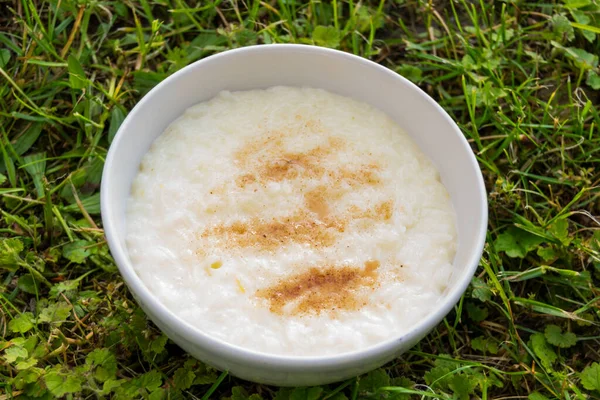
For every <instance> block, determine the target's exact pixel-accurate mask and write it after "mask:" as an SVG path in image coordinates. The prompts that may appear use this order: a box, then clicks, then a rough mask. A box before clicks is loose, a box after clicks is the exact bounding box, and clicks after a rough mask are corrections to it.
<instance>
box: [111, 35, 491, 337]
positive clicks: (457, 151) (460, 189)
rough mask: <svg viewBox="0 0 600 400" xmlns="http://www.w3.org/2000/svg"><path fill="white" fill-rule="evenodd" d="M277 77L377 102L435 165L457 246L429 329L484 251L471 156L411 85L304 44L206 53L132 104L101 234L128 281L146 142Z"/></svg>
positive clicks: (479, 184)
mask: <svg viewBox="0 0 600 400" xmlns="http://www.w3.org/2000/svg"><path fill="white" fill-rule="evenodd" d="M276 85H286V86H307V87H315V88H322V89H326V90H329V91H331V92H334V93H338V94H340V95H344V96H349V97H352V98H355V99H357V100H360V101H364V102H366V103H369V104H371V105H373V106H375V107H377V108H379V109H380V110H382V111H384V112H385V113H387V114H388V115H389V116H390V117H391V118H393V119H394V120H395V121H396V122H397V123H398V124H399V125H400V126H401V127H402V128H403V129H404V130H405V131H406V132H407V133H408V134H409V135H410V136H411V137H412V139H413V140H414V141H415V142H416V143H417V144H418V145H419V147H420V148H421V150H422V151H423V152H424V153H425V154H427V156H429V158H430V159H431V160H432V161H433V163H434V164H435V165H436V167H437V168H438V170H439V172H440V175H441V178H442V182H443V183H444V185H445V186H446V188H447V189H448V192H449V193H450V196H451V198H452V203H453V205H454V208H455V210H456V213H457V228H458V235H459V246H458V251H457V253H456V257H455V262H454V264H455V271H454V273H453V275H452V278H451V282H450V285H449V290H448V293H447V295H446V300H445V301H444V304H442V305H441V306H440V310H438V311H439V312H437V313H436V315H433V316H429V317H428V318H424V320H423V322H422V324H423V325H427V326H422V327H421V329H427V330H428V329H431V328H432V327H433V326H434V325H435V324H437V323H438V322H439V320H441V318H443V317H444V315H445V314H446V313H447V312H448V311H449V310H450V309H451V307H452V306H454V304H455V303H456V301H457V300H458V299H459V297H460V295H461V294H462V293H463V292H464V290H465V289H466V287H467V285H468V283H469V281H470V279H471V277H472V275H473V273H474V271H475V268H476V267H477V263H478V261H479V257H480V255H481V249H482V246H483V242H484V239H485V230H486V225H487V203H486V197H485V187H484V185H483V180H482V177H481V172H480V170H479V167H478V165H477V162H476V160H475V157H474V156H473V153H472V151H471V149H470V147H469V146H468V143H467V141H466V140H465V139H464V137H463V135H462V133H461V132H460V130H459V129H458V128H457V126H456V125H455V124H454V122H453V121H452V120H451V119H450V118H449V117H448V115H447V114H446V113H445V112H444V111H443V110H442V109H441V108H440V107H439V106H438V105H437V104H436V103H435V102H434V101H433V100H431V99H430V98H429V97H428V96H426V95H425V94H424V93H423V92H422V91H421V90H420V89H418V88H417V87H416V86H415V85H413V84H412V83H410V82H409V81H407V80H405V79H404V78H401V77H399V76H398V75H397V74H395V73H393V72H391V71H390V70H388V69H386V68H383V67H381V66H378V65H376V64H374V63H372V62H370V61H367V60H364V59H361V58H359V57H355V56H352V55H349V54H345V53H341V52H337V51H332V50H327V49H322V48H315V47H309V46H300V45H269V46H254V47H251V48H243V49H239V50H235V51H230V52H226V53H222V54H219V55H216V56H213V57H209V58H207V59H204V60H202V61H200V62H198V63H195V64H193V65H191V66H189V67H187V68H185V69H183V70H181V71H179V72H178V73H176V74H174V75H173V76H171V77H169V78H168V79H166V80H165V81H164V82H162V83H161V84H159V85H158V86H157V87H156V88H154V89H153V90H152V91H151V92H150V93H149V94H148V95H146V96H145V97H144V98H143V99H142V100H141V101H140V103H138V105H137V106H136V107H135V108H134V109H133V110H132V112H131V113H130V114H129V116H128V117H127V119H126V120H125V121H124V123H123V124H122V126H121V128H120V130H119V132H118V134H117V136H116V137H115V140H114V141H113V143H112V145H111V149H110V152H109V156H108V157H107V161H106V166H105V170H104V175H103V182H102V217H103V221H104V226H105V231H106V235H107V237H108V239H109V244H110V247H111V251H112V253H113V255H115V258H116V259H117V262H118V264H119V268H120V269H121V272H122V273H123V275H124V276H125V278H126V280H127V281H128V284H131V282H130V280H131V279H136V278H132V277H135V276H136V275H135V273H134V272H133V268H132V266H131V263H130V262H129V259H128V257H127V249H126V246H125V232H126V226H125V211H126V204H127V198H128V195H129V191H130V185H131V182H132V180H133V178H134V177H135V175H136V173H137V171H138V166H139V163H140V161H141V159H142V157H143V155H144V154H145V153H146V151H147V150H148V148H149V147H150V145H151V144H152V142H153V141H154V140H155V139H156V138H157V137H158V136H159V135H160V134H161V133H162V132H163V130H164V129H165V128H166V127H167V126H168V125H169V123H171V122H172V121H173V120H175V119H176V118H177V117H178V116H179V115H181V114H182V113H183V111H184V110H185V109H186V108H188V107H190V106H192V105H193V104H196V103H198V102H201V101H205V100H208V99H210V98H212V97H214V96H215V95H216V94H218V93H219V92H220V91H222V90H230V91H235V90H249V89H259V88H268V87H272V86H276ZM417 328H418V327H417Z"/></svg>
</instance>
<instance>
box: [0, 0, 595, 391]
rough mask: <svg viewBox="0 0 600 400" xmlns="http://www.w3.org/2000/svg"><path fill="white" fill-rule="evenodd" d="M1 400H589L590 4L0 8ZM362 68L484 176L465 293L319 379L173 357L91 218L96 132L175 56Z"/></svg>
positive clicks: (276, 0) (150, 3)
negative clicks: (273, 377)
mask: <svg viewBox="0 0 600 400" xmlns="http://www.w3.org/2000/svg"><path fill="white" fill-rule="evenodd" d="M0 27H1V28H0V75H2V77H0V121H1V123H0V210H1V211H0V212H1V214H2V215H1V217H0V241H1V242H0V399H7V398H12V397H20V398H46V399H47V398H55V397H60V396H63V395H66V396H68V397H71V398H94V397H96V396H98V397H104V396H106V397H109V396H112V397H115V398H119V399H129V398H151V399H162V398H173V399H174V398H198V399H199V398H201V399H213V398H215V399H218V398H227V397H231V398H232V399H236V400H238V399H252V400H257V399H261V398H262V399H270V398H274V397H275V398H277V399H294V400H301V399H302V400H303V399H336V400H341V399H346V398H348V399H363V398H373V399H386V398H389V399H405V398H439V399H470V398H476V399H479V398H481V399H524V398H529V399H531V400H543V399H547V398H548V399H555V398H560V399H590V398H600V364H599V362H600V336H599V335H600V230H599V228H600V221H599V218H598V215H600V197H599V189H598V185H599V184H600V168H596V167H597V166H598V165H600V133H599V129H598V127H599V126H600V113H599V111H598V109H597V106H598V103H600V101H599V100H600V94H599V92H598V89H600V76H599V73H600V72H599V70H598V56H597V54H599V53H600V51H599V50H600V44H599V43H600V41H599V39H598V38H597V36H598V34H600V2H599V1H598V0H566V1H565V2H563V1H562V0H548V2H544V3H542V2H527V1H521V0H515V1H508V0H507V1H489V0H485V1H484V0H480V1H476V0H472V1H468V2H467V1H465V0H449V1H448V0H439V1H436V2H432V1H425V0H398V1H395V2H394V1H390V0H387V1H386V0H381V1H380V2H376V1H364V2H356V1H354V0H337V1H335V0H334V1H333V2H332V3H328V2H319V1H310V2H300V1H296V0H268V1H264V2H263V1H257V0H246V1H244V0H217V1H215V2H212V1H210V2H209V1H206V2H197V4H186V3H185V2H184V1H181V0H143V1H139V2H125V3H122V2H120V1H116V0H97V1H96V0H80V1H67V0H63V1H49V2H48V1H38V0H22V1H14V2H8V3H6V2H2V4H0ZM288 42H292V43H310V44H313V43H314V44H318V45H323V46H330V47H335V48H338V49H341V50H344V51H348V52H352V53H355V54H359V55H361V56H364V57H367V58H370V59H372V60H375V61H377V62H379V63H381V64H383V65H385V66H388V67H389V68H391V69H393V70H396V71H398V72H399V73H401V74H403V75H404V76H406V77H407V78H409V79H411V80H412V81H414V82H416V83H417V84H418V85H419V86H420V87H421V88H423V89H424V90H425V91H427V92H428V93H429V94H430V95H431V96H433V97H434V98H435V99H437V100H438V101H439V102H440V104H441V105H442V106H443V107H444V108H445V109H446V110H447V111H448V112H449V113H450V114H451V115H452V116H453V117H454V118H455V119H456V120H457V121H458V122H459V124H460V126H461V128H462V130H463V132H464V133H465V135H466V137H467V138H468V139H469V141H470V142H471V144H472V146H473V150H474V152H475V153H476V155H477V158H478V160H479V162H480V165H481V168H482V170H483V171H484V174H485V180H486V185H487V188H488V192H489V201H490V224H489V233H488V242H487V245H486V248H485V252H484V256H483V259H482V260H481V266H480V268H479V270H478V272H477V276H476V278H475V279H474V280H473V284H472V286H471V288H470V289H469V290H468V292H467V293H466V294H465V296H464V298H463V299H462V300H461V302H460V304H459V305H458V306H457V307H456V309H455V311H454V312H452V313H451V314H450V315H448V317H447V318H446V319H445V320H444V322H443V323H441V324H440V325H439V326H438V327H437V329H436V330H435V331H434V332H432V333H431V334H430V335H429V336H427V338H426V339H425V340H423V341H422V342H421V343H420V344H419V345H417V346H416V347H415V348H413V349H412V350H411V351H409V352H408V353H406V354H404V355H403V356H402V357H401V358H400V359H398V360H396V361H394V362H392V363H390V364H389V365H387V366H385V367H384V368H383V369H379V370H376V371H373V372H371V373H370V374H368V375H366V376H362V377H359V378H356V379H350V380H348V381H346V382H342V383H339V384H333V385H329V386H325V387H319V388H310V389H307V388H296V389H293V390H292V389H281V390H280V389H278V388H275V387H267V386H262V385H256V384H252V383H248V382H244V381H241V380H238V379H236V378H233V377H231V376H228V375H227V374H226V373H220V372H217V371H214V370H212V369H210V368H207V367H205V366H203V365H202V364H200V363H199V362H197V361H195V360H193V359H190V358H189V357H187V356H186V355H185V354H184V353H183V352H182V351H181V350H180V349H178V348H177V347H176V346H175V345H173V344H172V343H171V342H169V341H168V340H167V339H166V338H165V337H164V336H161V334H160V333H159V332H158V331H157V329H156V328H155V327H154V326H153V325H152V324H151V323H149V322H148V321H147V320H146V318H145V316H144V314H143V313H142V312H141V311H140V309H139V308H138V307H137V306H136V304H135V302H133V300H132V298H131V296H130V294H129V293H128V291H127V289H126V287H125V286H124V285H123V282H122V281H121V278H120V276H119V274H118V273H117V271H116V268H115V266H114V263H113V261H112V259H111V257H110V255H109V252H108V249H107V246H106V242H105V240H104V237H103V232H102V225H101V223H100V218H99V197H98V190H99V186H98V185H99V182H100V178H101V169H102V165H103V162H104V158H105V156H106V152H107V148H108V146H109V143H110V141H111V139H112V137H113V136H114V134H115V132H116V129H117V127H118V126H119V124H120V123H121V121H122V120H123V118H124V116H125V115H126V114H127V112H128V110H130V109H131V108H132V107H133V106H134V105H135V103H136V102H137V101H138V100H139V99H140V97H141V96H143V95H144V93H146V92H147V91H148V90H149V89H150V88H151V87H152V86H154V85H155V84H156V83H157V82H159V81H160V80H162V79H163V78H165V77H166V76H168V75H169V74H171V73H173V72H175V71H177V70H178V69H180V68H182V67H184V66H185V65H187V64H189V63H190V62H193V61H195V60H197V59H200V58H202V57H205V56H208V55H210V54H214V53H216V52H219V51H223V50H226V49H229V48H234V47H239V46H245V45H250V44H255V43H288Z"/></svg>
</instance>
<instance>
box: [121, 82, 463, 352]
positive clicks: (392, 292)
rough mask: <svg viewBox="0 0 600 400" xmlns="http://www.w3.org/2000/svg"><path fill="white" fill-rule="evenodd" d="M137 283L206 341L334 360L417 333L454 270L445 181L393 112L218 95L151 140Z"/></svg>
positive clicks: (135, 228) (132, 238)
mask: <svg viewBox="0 0 600 400" xmlns="http://www.w3.org/2000/svg"><path fill="white" fill-rule="evenodd" d="M127 230H128V232H127V247H128V250H129V255H130V258H131V261H132V263H133V266H134V268H135V270H136V272H137V273H138V275H139V276H140V277H141V279H142V281H143V282H144V283H145V284H146V286H147V287H148V288H149V289H150V291H151V292H152V293H154V295H156V296H157V297H158V298H159V299H160V301H161V302H163V303H164V304H165V305H166V306H167V307H168V308H169V309H171V310H172V311H173V312H174V313H175V314H177V315H178V316H179V317H181V318H182V319H183V320H185V321H187V322H189V323H190V324H192V325H194V326H196V327H197V328H198V329H200V330H201V331H203V332H205V333H207V334H209V335H210V336H213V337H216V338H219V339H222V340H223V341H226V342H229V343H232V344H235V345H238V346H241V347H244V348H248V349H252V350H256V351H260V352H265V353H272V354H281V355H298V356H314V355H331V354H339V353H344V352H349V351H353V350H357V349H362V348H365V347H368V346H371V345H374V344H376V343H378V342H380V341H383V340H386V339H390V338H392V337H395V336H398V335H400V334H402V333H403V332H407V331H408V330H410V329H411V327H413V326H414V325H415V324H416V323H417V322H418V321H419V320H420V319H422V318H423V317H424V316H425V315H427V314H428V313H429V312H431V311H432V310H433V308H434V307H435V304H436V302H438V301H439V300H440V299H441V297H442V296H443V292H444V290H445V288H446V284H447V282H448V281H449V277H450V275H451V273H452V260H453V257H454V253H455V248H456V242H457V235H456V228H455V213H454V211H453V209H452V204H451V201H450V198H449V196H448V193H447V191H446V189H445V188H444V186H443V185H442V184H441V182H440V180H439V176H438V172H437V171H436V169H435V168H434V166H433V165H432V164H431V162H430V161H429V160H428V159H427V158H426V156H425V155H424V154H423V153H421V151H420V150H419V148H418V147H417V146H416V145H415V143H413V142H412V140H411V139H410V138H409V137H408V136H407V135H406V134H405V133H404V132H403V131H402V130H401V129H400V128H399V127H398V126H397V125H396V124H395V123H394V122H393V121H392V120H391V119H390V118H389V117H387V116H386V115H385V114H383V113H382V112H380V111H378V110H376V109H374V108H373V107H370V106H368V105H366V104H364V103H361V102H358V101H355V100H352V99H349V98H345V97H341V96H338V95H334V94H331V93H329V92H326V91H324V90H318V89H307V88H304V89H300V88H288V87H275V88H271V89H268V90H254V91H247V92H235V93H231V92H222V93H221V94H219V95H218V96H217V97H215V98H214V99H212V100H210V101H208V102H205V103H201V104H198V105H195V106H193V107H191V108H189V109H188V110H187V111H186V112H185V113H184V114H183V115H182V116H181V117H180V118H179V119H177V120H176V121H175V122H173V123H172V124H171V125H170V126H169V127H168V128H167V129H166V131H165V132H164V133H163V134H162V135H161V136H160V137H159V138H158V139H157V140H156V141H155V143H154V144H153V145H152V147H151V149H150V150H149V152H148V153H147V154H146V155H145V157H144V158H143V160H142V164H141V166H140V171H139V174H138V175H137V177H136V178H135V181H134V183H133V186H132V191H131V196H130V199H129V203H128V213H127Z"/></svg>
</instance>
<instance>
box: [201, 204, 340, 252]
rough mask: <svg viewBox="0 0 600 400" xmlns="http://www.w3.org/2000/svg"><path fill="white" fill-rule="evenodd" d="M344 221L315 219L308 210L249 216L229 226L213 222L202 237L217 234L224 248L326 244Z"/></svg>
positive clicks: (324, 245) (265, 248) (267, 248)
mask: <svg viewBox="0 0 600 400" xmlns="http://www.w3.org/2000/svg"><path fill="white" fill-rule="evenodd" d="M347 222H348V221H345V220H340V219H337V218H325V219H324V220H322V221H321V220H316V219H314V218H312V217H311V216H310V215H308V213H306V212H303V211H299V212H297V213H296V214H294V215H291V216H289V217H285V218H280V219H276V218H273V219H271V220H264V219H260V218H253V219H251V220H250V221H245V222H241V221H238V222H234V223H233V224H230V225H217V226H215V227H213V228H211V229H208V230H206V231H204V232H203V233H202V236H204V237H210V236H218V237H220V238H222V239H223V241H224V243H223V244H224V245H225V246H226V247H242V248H248V247H255V248H257V249H260V250H266V251H273V250H276V249H278V248H279V247H281V246H283V245H286V244H289V243H304V244H309V245H311V246H314V247H327V246H331V245H333V244H334V243H335V239H336V236H337V235H338V234H339V233H342V232H344V230H345V229H346V225H347Z"/></svg>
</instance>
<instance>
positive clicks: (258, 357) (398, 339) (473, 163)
mask: <svg viewBox="0 0 600 400" xmlns="http://www.w3.org/2000/svg"><path fill="white" fill-rule="evenodd" d="M290 51H301V52H304V53H311V52H312V53H314V54H315V55H325V56H330V57H337V58H342V59H344V60H346V62H353V63H360V64H362V65H363V66H365V67H369V68H375V69H378V70H379V71H380V72H381V73H383V74H387V75H388V76H390V78H393V79H397V80H400V81H401V82H402V83H403V84H404V86H406V87H407V89H410V91H411V95H417V96H421V97H422V98H424V99H425V100H426V101H427V103H429V105H430V106H432V107H433V108H434V109H435V110H436V111H437V112H438V113H440V114H441V115H442V117H443V118H444V119H445V120H446V122H448V125H449V126H451V127H452V129H451V130H452V133H453V134H454V135H456V136H458V139H459V140H460V142H461V145H462V147H463V148H464V150H465V154H467V155H468V158H469V164H470V167H471V168H473V169H474V170H475V171H476V176H477V182H474V183H476V185H477V186H478V189H479V190H478V192H479V199H478V202H479V203H480V204H481V205H482V211H481V214H480V215H478V216H477V217H478V220H479V229H478V232H477V246H476V247H475V248H473V249H472V251H471V255H470V257H469V258H468V261H467V262H466V263H465V268H464V272H463V274H462V276H461V277H460V278H459V279H458V280H457V281H456V283H455V285H454V286H453V287H452V289H451V290H450V291H449V292H448V293H447V294H446V296H445V297H444V298H443V299H442V300H440V302H439V303H437V304H436V308H435V309H434V310H433V311H432V312H431V313H430V314H428V315H426V316H425V317H424V318H423V319H421V320H420V321H419V322H418V323H417V324H416V325H415V326H413V327H412V328H411V329H410V330H409V331H407V332H405V333H404V334H401V335H398V336H394V337H392V338H390V339H387V340H384V341H382V342H378V343H376V344H374V345H371V346H368V347H364V348H360V349H357V350H353V351H350V352H344V353H340V354H332V355H323V356H320V355H319V356H298V355H289V356H288V355H280V354H272V353H266V352H260V351H256V350H252V349H248V348H244V347H241V346H238V345H235V344H231V343H228V342H226V341H223V340H221V339H218V338H215V337H212V336H211V335H210V334H208V333H206V332H203V331H202V330H201V329H199V328H196V327H194V326H192V325H191V324H189V323H188V322H186V321H185V320H183V319H182V318H180V317H179V316H177V315H176V314H175V313H174V312H173V311H171V310H170V309H168V308H167V306H166V305H164V304H163V303H162V302H161V301H160V300H159V299H158V297H156V296H155V295H153V294H152V293H151V292H150V290H149V289H148V288H147V287H146V285H145V284H144V283H143V282H142V280H141V278H140V277H139V276H138V275H137V273H136V272H135V270H134V269H133V265H132V264H131V262H129V260H128V257H127V255H126V254H127V249H126V247H125V246H124V245H122V244H121V243H122V242H121V241H120V240H118V237H119V233H118V231H117V228H116V225H115V223H114V219H115V218H116V214H115V212H114V207H113V204H112V202H111V201H110V198H111V197H112V188H111V183H110V182H109V180H108V179H106V177H107V176H108V175H109V173H110V171H111V169H112V168H113V163H114V162H115V157H116V156H115V153H116V149H117V148H118V147H119V146H120V143H121V142H122V140H123V137H124V136H125V135H126V132H127V130H128V129H129V125H130V124H131V123H132V121H133V120H134V119H137V118H139V117H138V114H139V113H141V112H142V111H140V110H143V108H144V104H145V103H146V102H148V101H149V99H150V98H152V97H153V96H154V95H156V93H158V92H159V91H160V90H161V89H162V88H163V87H165V86H167V85H170V84H171V83H172V82H174V81H176V80H178V79H181V78H182V77H184V76H185V75H186V74H189V73H191V72H192V71H193V70H195V69H199V68H202V67H203V65H204V64H205V63H208V62H213V61H215V60H217V59H222V58H228V57H232V56H233V57H236V56H240V55H243V54H246V53H256V52H281V53H282V55H283V53H286V52H290ZM102 177H103V179H102V182H101V188H100V206H101V217H102V223H103V228H104V234H105V237H106V239H107V242H108V245H109V248H110V251H111V254H112V255H113V257H114V259H115V263H116V264H117V267H118V269H119V272H120V273H121V275H122V277H123V278H124V280H125V282H126V284H127V286H128V288H129V290H130V291H131V292H132V294H133V295H134V298H135V299H136V301H138V299H139V300H141V302H142V303H143V305H145V307H147V308H148V309H150V310H152V312H153V313H154V314H155V315H156V317H157V318H159V319H160V321H161V322H162V323H163V324H165V325H167V326H169V327H170V328H171V329H172V330H173V331H174V332H175V333H176V334H177V335H179V336H181V337H182V338H183V339H185V340H187V341H189V342H191V343H192V344H194V345H198V346H200V347H202V348H211V349H212V352H213V353H215V352H216V353H219V354H222V355H224V356H228V357H229V358H232V359H236V360H238V361H244V362H247V363H257V362H259V363H261V364H268V365H271V366H281V367H287V368H291V369H303V368H306V367H312V368H314V367H322V368H327V367H336V366H340V365H347V364H351V363H355V362H357V361H360V360H363V359H365V358H377V357H383V356H385V355H389V354H390V353H394V352H395V351H396V350H397V349H398V348H399V346H400V345H401V344H402V343H405V342H408V343H412V342H413V341H418V340H420V339H421V338H422V337H423V336H424V335H425V334H427V333H429V332H430V331H431V330H432V329H433V328H435V326H436V325H438V324H439V323H440V322H441V321H442V320H443V318H445V316H446V315H447V314H448V313H449V312H450V311H451V310H452V308H453V307H454V306H455V305H456V304H457V303H458V301H459V300H460V298H461V296H462V295H463V294H464V292H465V291H466V289H467V287H468V285H469V283H470V282H471V280H472V278H473V276H474V274H475V271H476V269H477V267H478V265H479V261H480V259H481V256H482V253H483V248H484V245H485V240H486V233H487V219H488V204H487V193H486V189H485V184H484V180H483V175H482V172H481V169H480V167H479V165H478V163H477V160H476V158H475V155H474V153H473V151H472V149H471V147H470V146H469V143H468V142H467V139H466V138H465V136H464V135H463V133H462V131H461V130H460V128H459V127H458V125H457V124H456V123H455V122H454V120H452V118H450V116H449V115H448V114H447V113H446V111H445V110H444V109H443V108H442V107H441V106H440V105H439V104H438V103H437V102H436V101H434V100H433V99H432V98H431V97H430V96H429V95H427V94H426V93H425V92H424V91H423V90H421V89H420V88H419V87H418V86H417V85H415V84H414V83H412V82H410V81H409V80H407V79H406V78H404V77H402V76H401V75H399V74H397V73H395V72H393V71H392V70H390V69H388V68H386V67H384V66H382V65H379V64H377V63H375V62H373V61H371V60H368V59H366V58H363V57H360V56H357V55H354V54H350V53H346V52H343V51H339V50H334V49H329V48H325V47H318V46H311V45H302V44H264V45H254V46H247V47H242V48H238V49H232V50H226V51H224V52H221V53H218V54H214V55H211V56H208V57H205V58H203V59H201V60H198V61H196V62H194V63H192V64H190V65H188V66H186V67H184V68H182V69H181V70H179V71H177V72H175V73H174V74H172V75H170V76H169V77H167V78H166V79H164V80H163V81H161V82H160V83H159V84H158V85H156V86H155V87H154V88H152V89H151V90H150V91H149V92H148V93H147V94H146V95H144V96H143V98H142V99H141V100H140V101H139V102H138V103H137V104H136V105H135V106H134V107H133V108H132V109H131V110H130V112H129V114H128V115H127V117H126V118H125V120H124V121H123V123H122V124H121V126H120V127H119V129H118V131H117V134H116V135H115V137H114V139H113V141H112V143H111V145H110V148H109V151H108V154H107V157H106V160H105V165H104V168H103V171H102ZM459 240H460V238H459ZM145 307H142V308H145Z"/></svg>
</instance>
